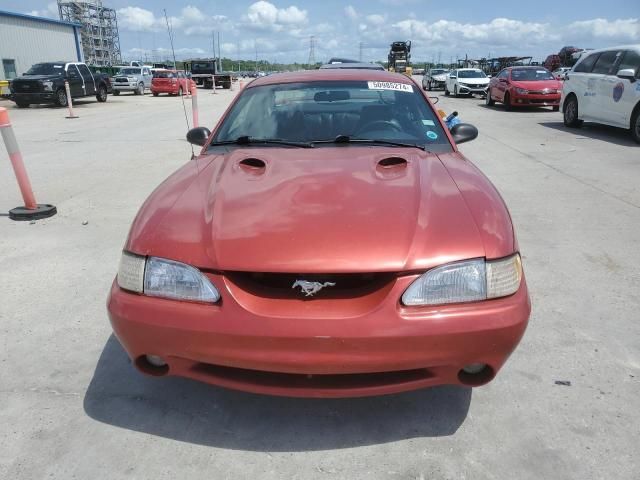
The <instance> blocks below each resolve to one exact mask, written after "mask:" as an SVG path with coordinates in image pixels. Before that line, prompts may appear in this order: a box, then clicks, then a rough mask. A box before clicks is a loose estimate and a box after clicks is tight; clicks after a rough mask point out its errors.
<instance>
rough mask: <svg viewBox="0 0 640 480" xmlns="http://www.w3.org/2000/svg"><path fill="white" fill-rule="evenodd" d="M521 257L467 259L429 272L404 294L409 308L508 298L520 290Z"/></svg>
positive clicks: (404, 301)
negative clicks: (487, 259)
mask: <svg viewBox="0 0 640 480" xmlns="http://www.w3.org/2000/svg"><path fill="white" fill-rule="evenodd" d="M521 280H522V263H521V261H520V255H519V254H517V253H516V254H515V255H513V256H511V257H507V258H503V259H500V260H490V261H485V260H484V259H475V260H465V261H463V262H456V263H450V264H447V265H443V266H441V267H436V268H434V269H432V270H429V271H428V272H426V273H425V274H424V275H422V276H421V277H419V278H418V279H417V280H415V281H414V282H413V283H412V284H411V285H410V286H409V288H407V290H406V291H405V292H404V294H403V295H402V303H403V304H404V305H407V306H416V305H442V304H446V303H462V302H477V301H481V300H486V299H489V298H498V297H506V296H508V295H512V294H514V293H515V292H517V291H518V288H520V281H521Z"/></svg>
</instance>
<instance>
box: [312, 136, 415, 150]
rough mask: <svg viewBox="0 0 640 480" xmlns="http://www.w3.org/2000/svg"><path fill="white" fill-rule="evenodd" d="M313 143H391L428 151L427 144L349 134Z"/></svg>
mask: <svg viewBox="0 0 640 480" xmlns="http://www.w3.org/2000/svg"><path fill="white" fill-rule="evenodd" d="M311 143H313V144H315V143H372V144H377V145H390V146H392V147H410V148H419V149H420V150H424V151H425V152H428V150H427V147H426V145H420V144H418V143H406V142H397V141H395V140H384V139H381V138H352V137H350V136H349V135H338V136H337V137H336V138H334V139H333V140H314V141H313V142H311Z"/></svg>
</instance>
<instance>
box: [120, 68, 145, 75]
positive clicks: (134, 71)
mask: <svg viewBox="0 0 640 480" xmlns="http://www.w3.org/2000/svg"><path fill="white" fill-rule="evenodd" d="M120 75H140V69H139V68H123V69H121V70H120Z"/></svg>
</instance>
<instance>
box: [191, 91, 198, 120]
mask: <svg viewBox="0 0 640 480" xmlns="http://www.w3.org/2000/svg"><path fill="white" fill-rule="evenodd" d="M191 112H192V113H193V128H196V127H198V126H199V125H198V123H199V122H198V89H197V88H195V89H194V90H193V94H192V95H191Z"/></svg>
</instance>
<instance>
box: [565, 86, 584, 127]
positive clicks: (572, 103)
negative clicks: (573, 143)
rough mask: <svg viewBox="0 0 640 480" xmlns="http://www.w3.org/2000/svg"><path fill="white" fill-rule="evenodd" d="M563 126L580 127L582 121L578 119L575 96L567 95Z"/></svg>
mask: <svg viewBox="0 0 640 480" xmlns="http://www.w3.org/2000/svg"><path fill="white" fill-rule="evenodd" d="M563 110H564V115H563V119H564V124H565V125H566V126H567V127H570V128H578V127H580V126H582V120H580V119H579V118H578V99H577V98H576V96H575V95H573V94H572V95H569V98H567V99H566V100H565V102H564V109H563Z"/></svg>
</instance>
